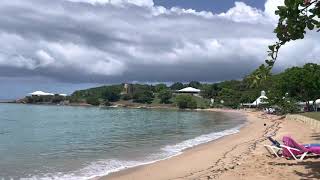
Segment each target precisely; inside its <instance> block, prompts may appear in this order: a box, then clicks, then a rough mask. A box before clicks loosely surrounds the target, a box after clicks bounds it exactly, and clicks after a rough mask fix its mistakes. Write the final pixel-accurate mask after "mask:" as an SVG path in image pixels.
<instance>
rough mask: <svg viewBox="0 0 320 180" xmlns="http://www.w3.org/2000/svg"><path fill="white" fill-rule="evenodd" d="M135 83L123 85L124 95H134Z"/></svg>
mask: <svg viewBox="0 0 320 180" xmlns="http://www.w3.org/2000/svg"><path fill="white" fill-rule="evenodd" d="M133 91H134V89H133V84H127V83H125V84H124V85H123V92H122V93H121V94H122V95H124V94H126V95H132V94H133Z"/></svg>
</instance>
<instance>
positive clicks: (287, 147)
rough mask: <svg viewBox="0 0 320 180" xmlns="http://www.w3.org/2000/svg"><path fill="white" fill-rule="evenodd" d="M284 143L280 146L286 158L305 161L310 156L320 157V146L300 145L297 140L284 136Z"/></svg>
mask: <svg viewBox="0 0 320 180" xmlns="http://www.w3.org/2000/svg"><path fill="white" fill-rule="evenodd" d="M282 141H283V145H280V146H281V147H282V155H283V156H284V157H286V158H294V159H295V160H303V159H304V158H305V157H306V156H307V155H309V154H311V155H320V146H311V147H306V146H304V145H300V144H298V143H297V142H296V141H295V140H293V139H292V138H290V137H288V136H284V137H283V138H282ZM299 157H300V158H299Z"/></svg>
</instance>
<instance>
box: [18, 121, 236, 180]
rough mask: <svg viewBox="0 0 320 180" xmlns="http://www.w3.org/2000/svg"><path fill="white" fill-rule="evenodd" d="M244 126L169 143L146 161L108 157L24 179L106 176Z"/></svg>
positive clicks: (70, 179)
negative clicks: (68, 169) (83, 166)
mask: <svg viewBox="0 0 320 180" xmlns="http://www.w3.org/2000/svg"><path fill="white" fill-rule="evenodd" d="M241 127H242V125H241V126H237V127H235V128H232V129H227V130H224V131H220V132H214V133H210V134H205V135H201V136H198V137H196V138H193V139H189V140H186V141H183V142H181V143H178V144H175V145H167V146H165V147H163V148H162V149H161V152H160V153H154V154H150V155H149V156H147V157H146V158H145V160H144V161H125V160H117V159H107V160H100V161H96V162H93V163H91V164H90V165H88V166H87V167H85V168H82V169H80V170H77V171H74V172H71V173H68V174H65V173H62V172H59V173H55V174H45V175H42V176H32V177H31V178H24V180H33V179H37V180H38V179H41V180H58V179H59V180H87V179H93V178H95V177H99V176H105V175H108V174H110V173H113V172H118V171H121V170H124V169H128V168H133V167H136V166H141V165H147V164H151V163H154V162H157V161H161V160H165V159H168V158H171V157H174V156H177V155H180V154H181V153H183V151H184V150H186V149H188V148H192V147H194V146H197V145H200V144H204V143H208V142H210V141H213V140H217V139H219V138H222V137H224V136H228V135H232V134H236V133H238V132H239V129H240V128H241Z"/></svg>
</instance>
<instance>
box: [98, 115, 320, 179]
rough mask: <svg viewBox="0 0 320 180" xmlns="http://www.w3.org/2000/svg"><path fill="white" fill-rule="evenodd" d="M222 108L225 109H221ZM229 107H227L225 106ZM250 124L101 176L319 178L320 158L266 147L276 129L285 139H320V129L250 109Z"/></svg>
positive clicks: (304, 141)
mask: <svg viewBox="0 0 320 180" xmlns="http://www.w3.org/2000/svg"><path fill="white" fill-rule="evenodd" d="M220 111H221V110H220ZM223 111H227V110H223ZM243 113H245V114H246V115H247V119H248V121H247V124H246V126H245V127H243V128H242V129H241V131H240V132H239V133H237V134H234V135H229V136H225V137H223V138H220V139H218V140H215V141H212V142H210V143H207V144H203V145H200V146H197V147H194V148H191V149H188V150H186V151H185V152H184V153H183V154H181V155H179V156H175V157H172V158H170V159H167V160H162V161H159V162H156V163H153V164H149V165H145V166H139V167H135V168H130V169H127V170H123V171H120V172H116V173H112V174H110V175H108V176H105V177H99V178H97V179H101V180H104V179H112V180H113V179H120V180H122V179H123V180H142V179H152V180H166V179H170V180H180V179H249V180H250V179H252V180H253V179H319V178H320V161H319V159H316V158H310V159H307V160H305V161H303V162H298V161H294V160H286V159H284V158H275V157H273V156H272V155H270V154H269V153H268V151H267V150H266V149H265V148H264V146H263V145H264V144H270V142H268V141H267V140H266V138H265V136H266V135H267V134H270V133H275V134H276V135H275V138H276V139H277V140H279V141H280V140H281V138H282V136H283V135H291V136H292V137H293V138H294V139H296V140H297V141H298V142H300V143H312V142H317V141H320V133H319V132H316V131H315V130H312V129H311V128H310V127H308V126H307V125H305V124H302V123H301V122H297V121H289V120H286V119H284V118H281V117H278V116H272V115H263V114H262V113H261V112H246V111H243Z"/></svg>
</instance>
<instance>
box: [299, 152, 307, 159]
mask: <svg viewBox="0 0 320 180" xmlns="http://www.w3.org/2000/svg"><path fill="white" fill-rule="evenodd" d="M307 154H308V152H305V153H303V154H302V156H301V157H300V159H299V160H300V161H302V160H303V159H304V158H305V157H306V155H307Z"/></svg>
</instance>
